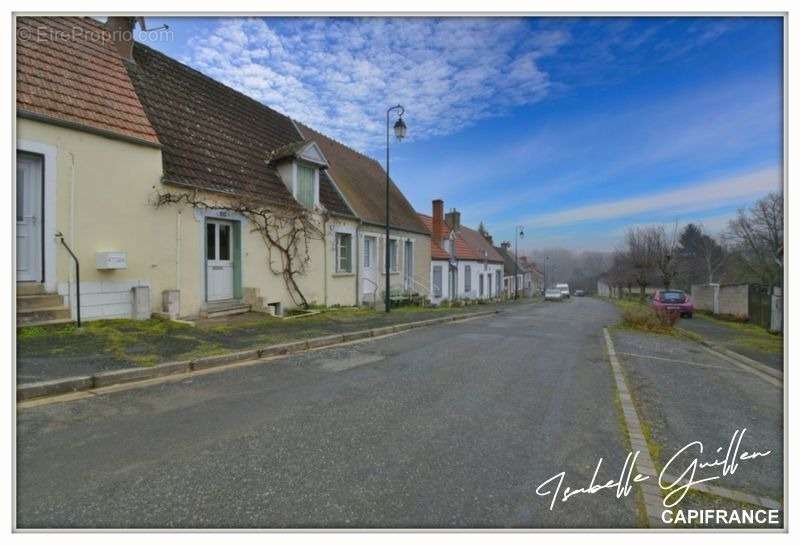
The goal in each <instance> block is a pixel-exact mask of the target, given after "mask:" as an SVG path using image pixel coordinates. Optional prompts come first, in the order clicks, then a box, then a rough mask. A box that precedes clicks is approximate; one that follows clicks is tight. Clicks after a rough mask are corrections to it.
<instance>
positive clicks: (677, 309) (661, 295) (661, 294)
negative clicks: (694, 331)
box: [653, 290, 694, 318]
mask: <svg viewBox="0 0 800 545" xmlns="http://www.w3.org/2000/svg"><path fill="white" fill-rule="evenodd" d="M653 308H655V309H656V310H666V311H669V312H674V313H676V314H680V315H681V317H682V318H683V317H685V318H691V317H692V312H694V305H693V304H692V299H691V298H690V297H689V296H688V295H686V293H685V292H683V291H681V290H658V291H657V292H656V294H655V295H654V296H653Z"/></svg>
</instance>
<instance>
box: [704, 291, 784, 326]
mask: <svg viewBox="0 0 800 545" xmlns="http://www.w3.org/2000/svg"><path fill="white" fill-rule="evenodd" d="M692 301H693V302H694V307H695V309H697V310H705V311H708V312H711V313H713V314H721V315H724V316H731V317H735V318H737V319H740V320H748V321H750V322H752V323H754V324H758V325H760V326H761V327H763V328H765V329H769V330H771V331H781V330H782V329H783V320H782V317H783V316H782V313H783V298H782V295H781V290H780V288H774V289H773V288H770V287H769V286H761V285H758V284H733V285H719V284H705V285H703V284H695V285H693V286H692Z"/></svg>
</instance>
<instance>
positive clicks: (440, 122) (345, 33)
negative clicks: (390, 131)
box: [188, 18, 569, 150]
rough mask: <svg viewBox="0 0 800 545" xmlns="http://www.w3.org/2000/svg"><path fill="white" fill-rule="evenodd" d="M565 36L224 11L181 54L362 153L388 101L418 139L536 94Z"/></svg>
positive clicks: (379, 135)
mask: <svg viewBox="0 0 800 545" xmlns="http://www.w3.org/2000/svg"><path fill="white" fill-rule="evenodd" d="M568 41H569V34H568V33H567V32H564V31H559V30H552V29H550V30H540V31H531V30H530V28H529V27H528V25H527V23H526V22H525V21H524V20H522V19H510V18H509V19H492V20H487V19H479V18H463V19H460V18H459V19H430V18H424V19H422V18H391V19H387V18H357V19H353V18H342V19H327V18H304V19H288V20H286V19H282V20H280V21H278V20H274V19H223V20H221V21H220V22H219V23H218V24H217V26H216V27H214V28H213V29H212V30H211V31H210V33H208V34H206V35H204V36H203V37H200V38H195V39H193V40H191V41H190V43H189V53H188V62H189V64H191V65H192V66H194V67H195V68H197V69H199V70H201V71H203V72H205V73H206V74H208V75H210V76H211V77H213V78H216V79H219V80H221V81H222V82H224V83H226V84H227V85H229V86H231V87H234V88H235V89H238V90H239V91H242V92H243V93H246V94H248V95H250V96H252V97H253V98H255V99H257V100H260V101H262V102H264V103H265V104H267V105H269V106H271V107H273V108H275V109H277V110H279V111H281V112H283V113H285V114H287V115H289V116H292V117H295V118H297V119H299V120H301V121H304V122H306V123H309V124H310V125H312V126H315V127H317V128H319V129H321V130H323V131H324V132H327V133H329V134H331V135H332V136H334V137H337V138H340V139H342V140H344V141H346V142H348V143H349V144H351V145H353V146H354V147H357V148H360V149H362V150H368V149H372V148H374V147H378V146H379V145H380V143H381V142H382V140H383V138H385V135H384V131H385V128H384V123H383V119H384V117H385V110H386V108H387V107H388V106H390V105H392V104H396V103H401V104H403V105H405V106H406V108H407V113H406V115H407V122H408V125H409V136H410V137H412V138H415V139H424V138H427V137H431V136H435V135H444V134H451V133H453V132H457V131H459V130H461V129H463V128H465V127H467V126H469V125H471V124H472V123H475V122H476V121H478V120H480V119H484V118H487V117H493V116H498V115H503V114H504V113H506V112H507V111H508V109H509V108H512V107H515V106H520V105H525V104H531V103H534V102H537V101H539V100H541V99H542V98H544V97H545V96H546V95H547V94H548V91H549V89H550V86H551V82H550V78H549V76H548V74H547V73H546V72H545V71H543V70H542V68H541V67H540V65H539V61H540V59H542V58H545V57H548V56H550V55H553V54H555V53H556V52H557V51H558V49H559V48H560V47H562V46H563V45H564V44H566V43H567V42H568Z"/></svg>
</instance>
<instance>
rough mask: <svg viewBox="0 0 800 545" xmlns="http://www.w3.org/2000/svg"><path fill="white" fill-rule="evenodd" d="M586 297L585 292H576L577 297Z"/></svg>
mask: <svg viewBox="0 0 800 545" xmlns="http://www.w3.org/2000/svg"><path fill="white" fill-rule="evenodd" d="M584 295H586V292H585V291H583V290H575V297H583V296H584Z"/></svg>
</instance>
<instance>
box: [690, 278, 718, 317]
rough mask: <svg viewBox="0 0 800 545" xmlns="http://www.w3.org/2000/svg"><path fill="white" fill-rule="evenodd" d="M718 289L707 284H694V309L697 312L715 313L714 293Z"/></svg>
mask: <svg viewBox="0 0 800 545" xmlns="http://www.w3.org/2000/svg"><path fill="white" fill-rule="evenodd" d="M716 289H717V287H716V286H710V285H707V284H706V285H704V284H693V285H692V302H693V303H694V308H696V309H697V310H706V311H708V312H714V295H715V293H714V292H715V291H716Z"/></svg>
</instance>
